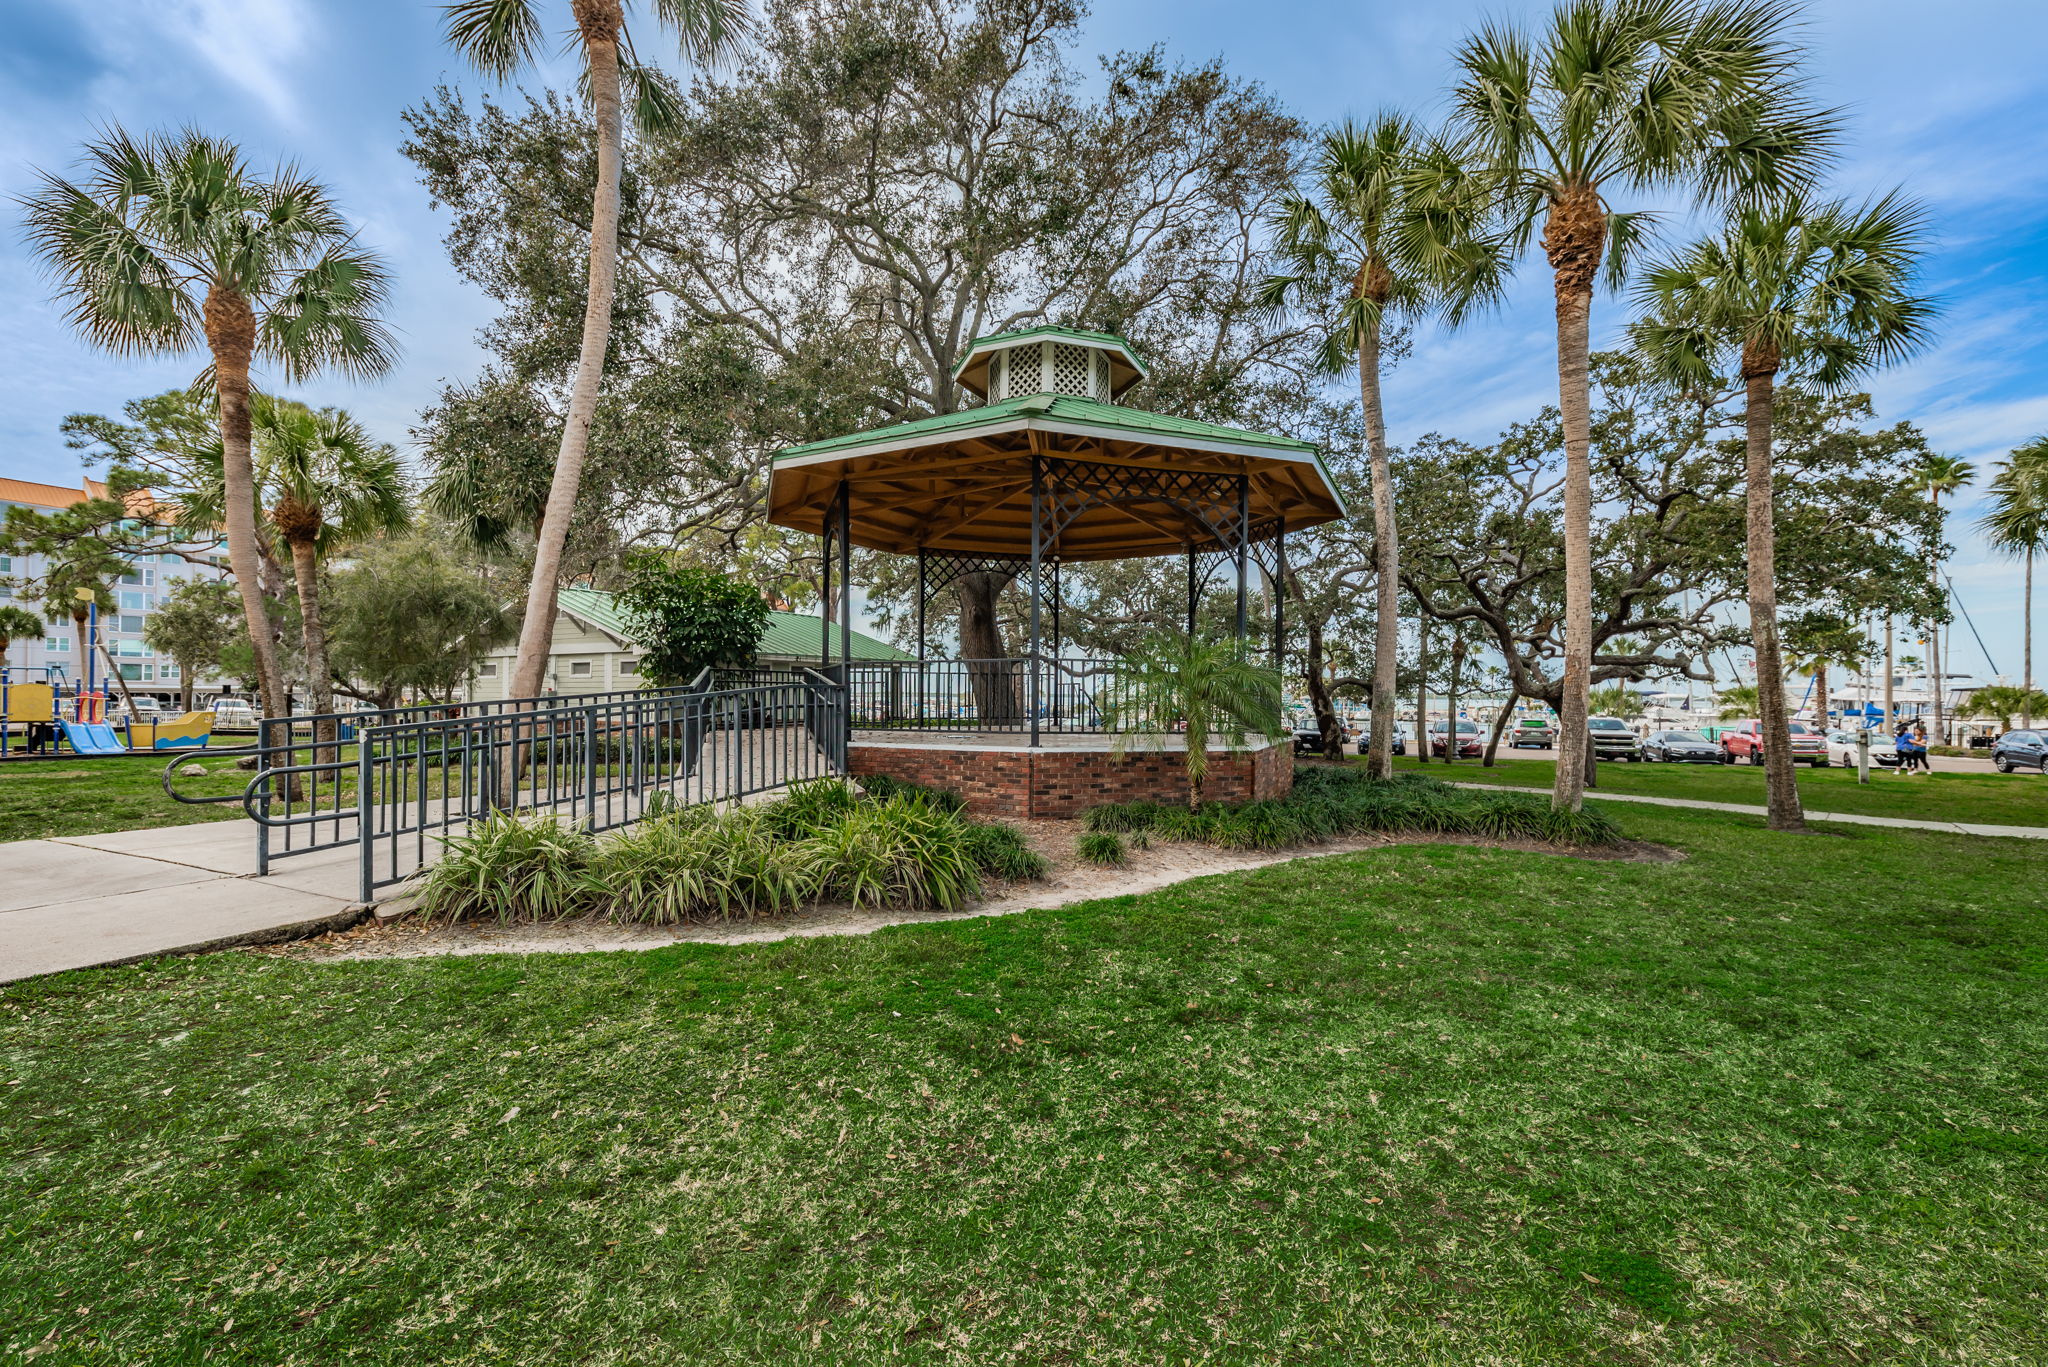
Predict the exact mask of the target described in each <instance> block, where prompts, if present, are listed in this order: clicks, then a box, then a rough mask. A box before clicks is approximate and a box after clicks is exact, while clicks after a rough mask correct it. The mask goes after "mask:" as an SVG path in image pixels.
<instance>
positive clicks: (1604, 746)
mask: <svg viewBox="0 0 2048 1367" xmlns="http://www.w3.org/2000/svg"><path fill="white" fill-rule="evenodd" d="M1586 730H1587V731H1588V732H1589V733H1590V734H1591V735H1592V737H1593V758H1594V759H1625V760H1627V761H1628V762H1629V763H1631V764H1634V763H1636V762H1638V761H1640V760H1641V759H1642V757H1643V740H1642V737H1640V736H1638V735H1637V734H1636V733H1635V732H1634V731H1632V730H1630V729H1629V724H1628V723H1627V722H1625V721H1623V720H1622V719H1621V718H1619V717H1588V718H1586Z"/></svg>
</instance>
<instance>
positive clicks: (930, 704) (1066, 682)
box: [847, 655, 1141, 736]
mask: <svg viewBox="0 0 2048 1367" xmlns="http://www.w3.org/2000/svg"><path fill="white" fill-rule="evenodd" d="M1140 701H1141V700H1140V699H1139V697H1138V690H1137V685H1136V679H1135V676H1134V674H1133V673H1132V671H1131V668H1130V666H1129V664H1128V663H1127V662H1125V661H1122V660H1093V659H1075V658H1067V659H1057V658H1054V657H1052V656H1049V655H1039V656H1029V655H1026V656H1018V657H1015V658H1010V659H1001V660H909V661H903V662H900V663H889V664H855V665H853V666H852V667H851V668H850V670H849V671H848V712H847V715H848V717H849V719H850V721H851V723H852V725H853V727H854V729H856V730H870V731H874V730H884V731H887V730H924V731H949V730H950V731H995V732H1005V733H1019V734H1026V735H1034V736H1035V735H1039V734H1046V733H1049V734H1053V735H1077V734H1078V735H1089V734H1099V733H1101V732H1104V731H1107V730H1109V729H1110V727H1111V724H1112V720H1113V719H1114V718H1119V717H1121V718H1129V717H1131V716H1132V715H1133V711H1134V709H1135V708H1136V707H1137V706H1139V705H1140Z"/></svg>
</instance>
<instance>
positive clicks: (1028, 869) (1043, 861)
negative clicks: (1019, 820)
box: [967, 821, 1052, 882]
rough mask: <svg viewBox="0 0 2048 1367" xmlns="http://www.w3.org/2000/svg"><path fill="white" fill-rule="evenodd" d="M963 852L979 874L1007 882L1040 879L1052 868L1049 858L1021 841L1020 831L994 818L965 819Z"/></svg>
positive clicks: (1022, 834) (1022, 838) (1022, 835)
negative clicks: (965, 842)
mask: <svg viewBox="0 0 2048 1367" xmlns="http://www.w3.org/2000/svg"><path fill="white" fill-rule="evenodd" d="M967 852H968V855H969V856H970V857H971V858H972V859H973V860H974V864H975V867H976V868H979V869H980V870H981V871H982V872H983V873H985V874H988V875H989V876H990V877H993V878H1003V879H1008V880H1009V881H1011V882H1020V881H1022V880H1024V879H1027V878H1043V877H1045V875H1046V873H1047V872H1048V871H1049V870H1050V869H1051V868H1052V861H1051V860H1049V859H1047V858H1046V857H1045V856H1044V855H1042V854H1040V853H1039V852H1038V851H1037V850H1034V849H1032V848H1031V846H1029V845H1028V844H1026V843H1025V842H1024V833H1023V832H1022V831H1020V830H1018V829H1017V828H1016V827H1015V826H1005V825H1003V824H1002V823H1001V822H998V821H973V822H969V823H968V826H967Z"/></svg>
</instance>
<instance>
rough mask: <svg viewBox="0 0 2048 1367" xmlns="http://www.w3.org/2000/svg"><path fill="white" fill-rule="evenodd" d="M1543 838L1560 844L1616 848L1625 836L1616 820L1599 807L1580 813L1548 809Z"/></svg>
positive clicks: (1544, 819)
mask: <svg viewBox="0 0 2048 1367" xmlns="http://www.w3.org/2000/svg"><path fill="white" fill-rule="evenodd" d="M1541 838H1542V839H1544V840H1548V841H1551V842H1552V843H1554V844H1558V845H1612V844H1615V843H1617V842H1618V841H1620V840H1621V838H1622V835H1621V827H1619V826H1617V825H1615V824H1614V818H1613V817H1611V816H1609V815H1607V813H1606V812H1604V811H1602V810H1600V809H1599V808H1597V807H1582V808H1580V809H1579V810H1578V811H1576V812H1571V811H1552V810H1550V809H1548V808H1545V809H1544V812H1543V835H1542V837H1541Z"/></svg>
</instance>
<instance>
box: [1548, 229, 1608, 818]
mask: <svg viewBox="0 0 2048 1367" xmlns="http://www.w3.org/2000/svg"><path fill="white" fill-rule="evenodd" d="M1546 236H1547V232H1546ZM1596 256H1597V252H1596ZM1592 319H1593V290H1592V286H1591V280H1590V278H1589V279H1588V281H1587V284H1586V287H1585V288H1583V289H1578V288H1568V287H1567V285H1566V283H1565V281H1564V279H1563V277H1562V275H1560V277H1559V282H1558V292H1557V395H1558V411H1559V413H1560V414H1561V415H1562V417H1563V420H1564V677H1563V685H1564V687H1563V691H1562V693H1561V695H1560V697H1559V703H1560V706H1559V707H1558V710H1557V720H1558V737H1557V779H1556V782H1555V784H1554V785H1553V786H1552V788H1551V794H1550V802H1551V805H1552V806H1553V807H1557V808H1560V809H1564V810H1569V811H1577V810H1578V809H1579V804H1580V803H1581V802H1582V801H1583V800H1584V798H1585V793H1586V773H1587V770H1588V769H1589V768H1590V767H1591V763H1592V761H1591V760H1590V758H1589V757H1588V753H1587V752H1588V749H1589V747H1590V745H1591V733H1590V732H1589V731H1588V730H1587V729H1586V705H1587V704H1586V694H1587V691H1588V690H1589V689H1590V688H1591V687H1592V680H1593V473H1592V446H1593V421H1592V400H1591V398H1590V396H1589V394H1588V386H1589V383H1590V381H1589V379H1588V375H1589V371H1590V369H1591V365H1592V358H1591V339H1590V329H1591V327H1592Z"/></svg>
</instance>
